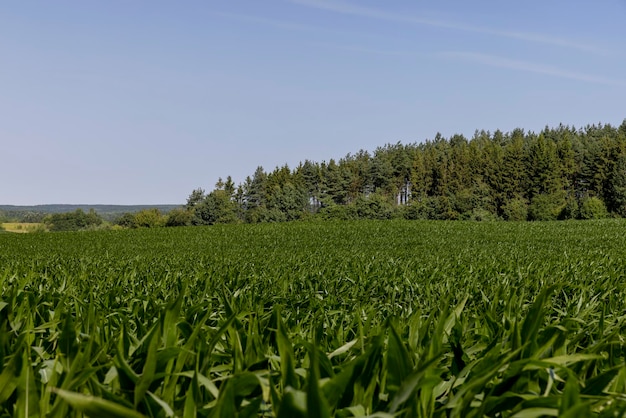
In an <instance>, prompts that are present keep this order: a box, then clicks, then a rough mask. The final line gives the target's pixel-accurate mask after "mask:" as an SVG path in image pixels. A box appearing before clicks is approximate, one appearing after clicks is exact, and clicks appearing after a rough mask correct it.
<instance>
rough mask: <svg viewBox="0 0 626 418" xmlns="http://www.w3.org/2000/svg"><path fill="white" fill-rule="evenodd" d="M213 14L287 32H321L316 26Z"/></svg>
mask: <svg viewBox="0 0 626 418" xmlns="http://www.w3.org/2000/svg"><path fill="white" fill-rule="evenodd" d="M213 14H214V15H216V16H221V17H226V18H229V19H236V20H240V21H245V22H251V23H259V24H261V25H269V26H274V27H277V28H280V29H286V30H298V31H311V32H318V31H319V30H321V28H320V27H318V26H314V25H306V24H302V23H293V22H286V21H282V20H276V19H267V18H265V17H259V16H251V15H246V14H239V13H228V12H214V13H213Z"/></svg>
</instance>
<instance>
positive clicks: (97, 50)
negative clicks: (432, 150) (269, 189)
mask: <svg viewBox="0 0 626 418" xmlns="http://www.w3.org/2000/svg"><path fill="white" fill-rule="evenodd" d="M625 21H626V0H595V1H588V0H585V1H581V0H570V1H561V0H551V1H545V0H528V1H525V2H509V1H506V2H505V1H496V0H489V1H487V0H474V1H471V2H468V1H462V0H455V1H451V0H441V1H436V2H435V1H429V2H426V1H416V0H228V1H226V0H224V1H222V0H197V1H194V0H181V1H159V0H150V1H147V0H146V1H141V0H100V1H98V0H92V1H82V0H80V1H79V0H73V1H72V0H55V1H48V0H45V1H44V0H39V1H37V0H23V1H22V0H20V1H3V2H1V3H0V204H7V205H8V204H13V205H35V204H52V203H55V204H59V203H67V204H70V203H71V204H129V205H134V204H183V203H185V202H186V200H187V197H188V196H189V194H190V193H191V192H192V191H193V190H194V189H196V188H203V189H205V190H207V191H210V190H212V189H213V188H214V186H215V183H216V182H217V181H218V178H219V177H222V178H226V176H228V175H230V176H232V178H233V180H234V181H235V183H240V182H242V181H244V179H245V177H246V176H248V175H250V176H251V175H252V174H253V173H254V171H255V169H256V168H257V167H258V166H262V167H263V168H264V169H265V170H266V171H272V170H273V169H274V168H275V167H277V166H283V165H285V164H287V165H288V166H289V167H291V168H295V167H296V166H297V165H298V164H299V163H300V162H302V161H304V160H306V159H308V160H311V161H317V162H321V161H328V160H330V159H331V158H335V159H339V158H341V157H344V156H345V155H346V154H348V153H353V154H354V153H356V152H358V151H359V150H361V149H363V150H367V151H370V152H371V151H374V150H375V149H376V148H377V147H379V146H384V145H385V144H388V143H396V142H398V141H400V142H402V143H416V142H417V143H419V142H423V141H426V140H428V139H433V138H434V137H435V135H436V134H437V133H440V134H442V135H443V136H444V137H450V136H451V135H453V134H463V135H465V136H466V137H467V138H471V137H472V136H473V135H474V132H475V131H476V130H482V129H484V130H489V131H491V132H493V131H495V130H497V129H499V130H501V131H503V132H510V131H512V130H513V129H515V128H523V129H525V130H526V131H535V132H537V131H540V130H542V129H543V128H544V127H545V126H551V127H556V126H558V125H559V124H561V123H562V124H564V125H569V126H575V127H576V128H582V127H584V126H587V125H590V124H598V123H610V124H612V125H620V124H621V123H622V122H623V121H624V120H625V119H626V25H624V23H623V22H625Z"/></svg>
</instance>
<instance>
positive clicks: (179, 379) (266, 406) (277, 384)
mask: <svg viewBox="0 0 626 418" xmlns="http://www.w3.org/2000/svg"><path fill="white" fill-rule="evenodd" d="M625 285H626V222H624V221H623V220H604V221H588V222H559V223H514V222H511V223H479V222H473V223H471V222H445V221H440V222H431V221H414V222H408V221H386V222H385V221H359V222H338V223H335V222H325V223H317V222H311V223H306V222H302V223H285V224H259V225H223V226H213V227H201V228H161V229H155V230H124V231H93V232H72V233H54V234H53V233H50V234H2V235H0V290H1V293H0V295H1V296H0V417H13V416H15V417H30V416H46V417H82V416H90V417H144V416H145V417H229V418H230V417H331V416H336V417H364V416H370V417H517V418H532V417H546V416H547V417H550V416H560V417H622V416H626V367H625V360H626V341H625V336H626V286H625Z"/></svg>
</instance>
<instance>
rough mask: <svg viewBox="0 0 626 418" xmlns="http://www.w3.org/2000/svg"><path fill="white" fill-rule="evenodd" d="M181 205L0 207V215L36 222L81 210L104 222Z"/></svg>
mask: <svg viewBox="0 0 626 418" xmlns="http://www.w3.org/2000/svg"><path fill="white" fill-rule="evenodd" d="M180 206H181V205H60V204H59V205H34V206H18V205H0V215H4V217H5V218H10V219H15V218H17V219H26V220H28V219H32V220H33V221H36V220H37V218H41V217H43V216H45V215H48V214H51V213H64V212H73V211H75V210H76V209H82V210H83V211H85V212H88V211H89V210H91V209H93V210H94V211H96V212H97V213H98V214H99V215H100V216H102V217H103V218H104V219H106V220H112V219H115V218H116V217H118V216H119V215H121V214H123V213H135V212H139V211H141V210H144V209H153V208H156V209H158V210H159V211H161V213H168V212H169V211H171V210H172V209H175V208H177V207H180Z"/></svg>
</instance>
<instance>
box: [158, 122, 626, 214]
mask: <svg viewBox="0 0 626 418" xmlns="http://www.w3.org/2000/svg"><path fill="white" fill-rule="evenodd" d="M176 215H177V216H178V217H179V219H178V222H180V223H183V224H184V223H190V224H194V225H207V224H215V223H232V222H249V223H255V222H267V221H290V220H297V219H303V218H307V217H311V216H316V217H321V218H333V219H361V218H364V219H388V218H405V219H447V220H452V219H466V220H470V219H473V220H499V219H502V220H512V221H523V220H558V219H592V218H604V217H625V216H626V120H624V122H623V123H622V124H621V125H620V126H619V127H615V126H612V125H610V124H598V125H588V126H586V127H585V128H582V129H576V128H574V127H569V126H564V125H559V126H558V127H556V128H549V127H546V128H545V129H544V130H543V131H541V132H539V133H534V132H525V131H524V130H523V129H515V130H513V131H512V132H506V133H504V132H501V131H499V130H496V131H495V132H489V131H484V130H481V131H476V132H475V133H474V136H473V137H472V138H470V139H467V138H466V137H464V136H463V135H453V136H451V137H450V138H445V137H443V136H442V135H440V134H437V135H436V136H435V138H434V139H432V140H427V141H425V142H422V143H413V144H407V145H403V144H402V143H400V142H398V143H396V144H387V145H385V146H382V147H379V148H377V149H376V150H375V151H374V152H371V153H370V152H368V151H364V150H360V151H358V152H357V153H355V154H348V155H346V156H345V157H343V158H340V159H338V160H335V159H330V160H329V161H327V162H326V161H323V162H321V163H318V162H312V161H309V160H305V161H304V162H303V163H300V164H299V165H298V166H297V167H295V168H293V169H292V168H290V167H288V166H287V165H284V166H282V167H276V168H275V169H274V170H273V171H271V172H267V171H265V170H264V169H263V167H258V168H257V169H256V171H255V172H254V173H253V174H252V175H251V176H248V177H247V178H246V179H245V181H244V182H242V183H241V184H239V185H238V186H235V184H234V182H233V181H232V179H231V177H230V176H228V177H226V180H225V181H223V180H222V179H220V180H219V181H218V182H217V184H216V185H215V188H214V189H213V190H212V191H210V192H209V193H206V192H205V191H204V190H203V189H196V190H194V191H193V192H192V193H191V195H190V196H189V198H188V200H187V204H186V206H185V209H184V210H180V211H178V212H177V213H176ZM170 223H171V224H176V223H177V222H176V221H174V220H172V221H171V222H170Z"/></svg>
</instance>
